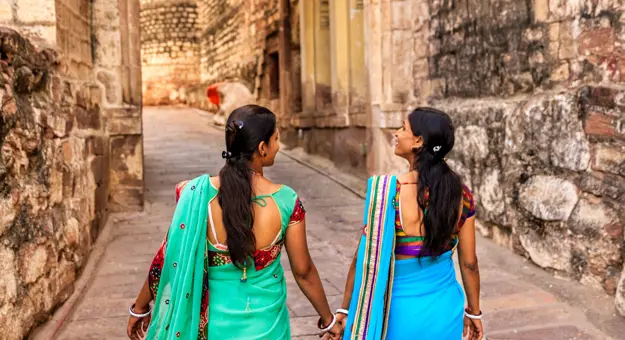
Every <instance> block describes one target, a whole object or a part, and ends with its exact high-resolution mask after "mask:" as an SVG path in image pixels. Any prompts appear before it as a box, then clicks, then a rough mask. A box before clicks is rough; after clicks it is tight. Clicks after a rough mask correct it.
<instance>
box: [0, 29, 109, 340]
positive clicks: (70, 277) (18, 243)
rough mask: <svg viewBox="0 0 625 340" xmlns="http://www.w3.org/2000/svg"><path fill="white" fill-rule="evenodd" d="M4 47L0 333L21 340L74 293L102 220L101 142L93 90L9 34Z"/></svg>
mask: <svg viewBox="0 0 625 340" xmlns="http://www.w3.org/2000/svg"><path fill="white" fill-rule="evenodd" d="M0 41H2V43H1V46H0V51H1V52H2V56H3V58H2V60H1V61H0V67H1V69H2V78H0V82H1V83H2V84H1V86H0V88H1V89H0V94H1V97H2V103H3V104H2V110H1V112H2V117H1V123H2V124H1V128H0V131H1V145H2V147H1V148H2V160H1V165H0V179H1V183H0V216H2V221H1V224H0V240H1V241H0V243H1V244H2V245H1V246H0V268H2V273H3V274H2V277H1V278H0V292H1V293H0V306H1V307H0V333H2V334H3V336H2V338H3V339H21V338H22V337H23V336H24V335H25V334H27V332H28V331H29V330H30V329H31V328H32V327H33V326H35V325H36V324H38V323H39V322H42V321H43V320H45V319H46V318H47V316H48V315H49V314H50V312H51V311H52V310H53V309H54V308H55V307H56V306H58V305H59V304H60V303H62V302H63V301H65V299H67V298H68V297H69V295H70V294H71V293H72V290H73V283H74V280H75V277H76V275H77V272H78V271H79V270H80V268H81V267H82V265H83V264H84V263H85V260H86V258H87V256H88V254H89V250H90V247H91V244H92V242H93V241H94V240H95V238H96V237H97V235H98V231H99V228H100V227H101V226H102V224H103V223H104V221H105V216H106V202H107V196H106V171H105V166H104V164H103V161H102V160H103V159H105V158H106V148H105V146H104V145H105V140H106V138H105V137H103V136H102V133H101V129H100V128H99V126H100V110H99V105H100V99H101V92H100V90H99V88H98V87H97V86H95V84H93V83H91V82H88V81H81V80H79V79H76V78H73V77H71V76H68V75H67V74H65V73H64V72H63V71H62V70H63V68H65V67H67V65H65V64H64V63H63V62H62V61H61V58H59V55H58V54H57V53H56V52H55V51H53V50H38V49H36V48H35V47H34V46H33V45H32V44H30V43H29V42H28V41H27V40H25V39H24V38H22V37H21V36H20V35H19V34H18V33H16V32H15V31H12V30H8V29H5V28H0ZM96 126H97V127H96ZM94 127H96V128H94Z"/></svg>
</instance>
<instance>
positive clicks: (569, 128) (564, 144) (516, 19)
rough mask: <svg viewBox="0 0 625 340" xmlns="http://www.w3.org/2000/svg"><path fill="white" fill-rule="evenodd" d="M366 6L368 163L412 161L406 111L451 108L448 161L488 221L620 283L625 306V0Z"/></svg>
mask: <svg viewBox="0 0 625 340" xmlns="http://www.w3.org/2000/svg"><path fill="white" fill-rule="evenodd" d="M365 7H366V9H365V10H366V12H367V18H368V20H369V23H370V25H368V26H367V27H368V28H369V29H368V31H367V33H366V34H367V36H368V37H369V43H368V46H367V50H368V51H370V52H371V53H372V55H371V58H370V59H369V61H368V62H369V90H370V97H371V103H370V108H369V110H370V112H369V129H368V132H369V135H368V141H369V142H370V144H371V148H370V153H369V155H368V162H369V169H370V171H371V172H396V171H402V170H404V169H405V165H404V164H402V163H401V162H400V161H399V160H397V159H396V157H393V156H392V151H391V150H392V149H391V148H392V147H391V139H392V133H393V131H394V129H395V128H397V127H399V125H400V123H401V120H402V119H403V117H404V115H405V114H406V113H408V112H410V110H412V109H413V108H414V107H416V106H419V105H424V104H427V105H430V106H434V107H438V108H440V109H443V110H445V111H448V112H449V113H450V114H451V115H452V117H453V119H454V123H455V125H456V134H457V141H456V147H455V149H454V151H453V153H452V154H451V155H450V160H449V163H450V164H451V165H452V166H453V167H454V168H455V169H456V170H457V171H458V172H459V173H460V174H461V175H462V176H463V177H464V179H465V181H466V182H467V184H468V185H469V186H470V187H471V188H472V189H473V191H474V192H475V194H476V198H477V200H478V219H479V220H480V221H481V223H480V230H481V232H482V233H483V234H484V235H486V236H488V237H491V238H493V239H494V240H495V241H496V242H497V243H499V244H502V245H504V246H507V247H510V248H511V249H514V250H515V251H516V252H517V253H519V254H522V255H525V256H527V257H529V258H530V259H532V261H533V262H534V263H536V264H537V265H539V266H541V267H543V268H546V269H548V270H552V271H556V272H558V273H559V274H562V275H566V276H569V277H571V278H574V279H576V280H579V281H580V282H582V283H583V284H585V285H588V286H591V287H594V288H595V289H597V290H601V291H604V292H606V293H607V294H610V295H614V294H616V306H617V308H618V310H619V311H620V312H621V313H622V314H623V315H625V275H624V272H623V262H624V254H625V244H624V241H625V240H624V234H623V226H624V223H625V219H624V218H623V216H625V205H624V204H623V202H625V191H624V189H625V176H624V175H625V174H624V173H623V166H625V138H624V137H625V135H624V134H623V133H624V132H623V128H622V126H623V122H624V121H625V111H623V108H625V107H623V104H622V103H621V102H622V100H623V99H622V98H623V97H624V96H625V94H624V93H623V89H624V88H623V85H624V84H625V83H624V82H625V70H624V69H623V68H622V67H623V65H624V64H623V60H624V59H623V56H624V55H625V50H624V49H623V46H624V45H623V44H624V43H625V27H624V26H623V23H625V20H624V19H623V18H625V16H624V13H623V6H622V2H620V1H616V0H605V1H583V0H570V1H559V0H534V1H512V0H511V1H507V0H506V1H504V0H502V1H496V2H492V1H483V0H455V1H436V0H413V1H405V0H404V1H390V2H389V3H387V4H380V3H368V4H367V3H366V4H365ZM380 14H381V16H379V15H380ZM413 19H414V20H413ZM384 37H390V38H391V39H385V38H384ZM380 51H382V52H380ZM619 281H620V283H619Z"/></svg>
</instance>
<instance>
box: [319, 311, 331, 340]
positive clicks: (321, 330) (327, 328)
mask: <svg viewBox="0 0 625 340" xmlns="http://www.w3.org/2000/svg"><path fill="white" fill-rule="evenodd" d="M334 324H336V315H335V314H332V322H330V324H329V325H328V326H327V327H326V328H321V326H322V324H321V318H319V322H318V323H317V327H319V335H322V334H325V333H326V332H328V331H329V330H331V329H332V327H334Z"/></svg>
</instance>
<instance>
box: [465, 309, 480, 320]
mask: <svg viewBox="0 0 625 340" xmlns="http://www.w3.org/2000/svg"><path fill="white" fill-rule="evenodd" d="M482 315H483V314H482V311H480V314H478V315H474V314H471V313H469V309H468V308H466V309H465V310H464V316H466V317H467V318H469V319H473V320H482Z"/></svg>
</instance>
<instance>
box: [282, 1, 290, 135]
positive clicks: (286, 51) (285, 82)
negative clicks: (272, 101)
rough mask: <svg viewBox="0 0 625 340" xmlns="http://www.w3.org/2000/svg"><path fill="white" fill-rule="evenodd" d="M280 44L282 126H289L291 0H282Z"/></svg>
mask: <svg viewBox="0 0 625 340" xmlns="http://www.w3.org/2000/svg"><path fill="white" fill-rule="evenodd" d="M279 11H280V42H279V47H278V51H279V52H278V53H279V56H280V58H279V64H280V115H281V117H280V118H281V119H280V125H281V126H282V127H285V128H286V127H288V126H289V119H288V117H289V116H291V115H292V114H293V105H292V104H293V103H292V90H291V80H292V79H291V76H292V72H291V67H292V60H291V22H290V18H289V15H290V14H291V3H290V0H280V3H279Z"/></svg>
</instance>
